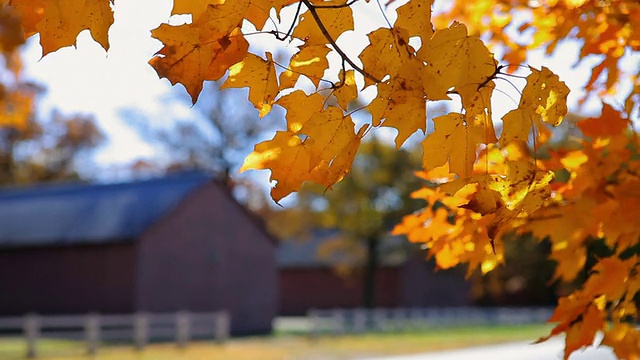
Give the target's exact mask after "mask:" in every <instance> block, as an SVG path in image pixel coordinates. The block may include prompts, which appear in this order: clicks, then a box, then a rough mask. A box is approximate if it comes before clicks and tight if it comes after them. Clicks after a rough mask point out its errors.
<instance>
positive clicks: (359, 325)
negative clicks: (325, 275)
mask: <svg viewBox="0 0 640 360" xmlns="http://www.w3.org/2000/svg"><path fill="white" fill-rule="evenodd" d="M552 313H553V309H551V308H478V307H473V308H472V307H457V308H399V309H348V310H346V309H332V310H310V311H309V312H308V314H307V318H308V320H309V327H310V329H309V334H310V336H311V337H314V336H318V335H320V334H334V335H338V334H343V333H362V332H365V331H407V330H420V329H427V328H434V327H446V326H459V325H498V324H500V325H515V324H540V323H544V322H545V321H547V319H549V318H550V317H551V314H552Z"/></svg>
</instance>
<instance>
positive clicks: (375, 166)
mask: <svg viewBox="0 0 640 360" xmlns="http://www.w3.org/2000/svg"><path fill="white" fill-rule="evenodd" d="M420 161H421V154H420V153H419V151H409V150H404V149H402V150H400V151H396V149H395V147H394V146H392V145H389V144H387V143H385V142H383V141H382V140H380V139H377V138H373V139H372V140H370V141H367V142H365V143H363V144H362V146H361V148H360V151H359V152H358V154H357V156H356V158H355V161H354V163H353V168H352V170H351V172H350V173H349V175H348V176H347V177H345V179H344V180H342V181H341V182H340V183H338V184H336V185H335V186H334V187H333V188H332V189H331V190H330V191H326V189H324V188H322V187H319V186H317V185H314V184H305V186H303V188H302V190H301V191H300V192H299V193H298V194H297V195H296V202H295V205H293V206H292V207H291V208H287V209H284V210H280V211H274V212H273V213H272V214H271V216H269V220H268V221H269V225H270V228H271V229H272V231H273V232H275V233H276V234H278V235H279V236H280V238H282V239H291V238H300V237H305V236H312V232H313V231H314V230H317V229H333V230H336V235H335V236H333V237H331V238H330V239H328V240H327V241H325V242H323V245H322V246H321V247H320V248H319V249H318V256H321V257H324V258H327V259H336V262H335V269H336V270H337V271H338V272H340V273H343V274H348V273H351V272H354V271H362V275H363V277H362V279H363V283H362V286H363V299H362V306H363V307H366V308H372V307H375V306H376V301H375V300H376V299H375V298H374V294H375V283H376V279H375V276H376V272H375V269H376V268H377V267H378V266H379V265H380V263H381V260H382V259H381V254H384V255H383V256H385V257H392V256H400V257H403V256H407V255H408V254H409V253H410V252H411V251H413V247H412V246H411V244H408V243H407V242H405V241H397V240H398V239H397V238H395V239H394V238H393V237H391V236H389V232H390V230H391V229H392V228H393V226H394V225H395V224H397V223H398V222H399V221H400V219H401V218H402V216H403V215H405V214H407V213H409V212H411V211H414V210H416V209H418V208H419V207H420V206H421V205H422V204H420V202H419V201H418V200H415V199H412V198H411V197H410V194H411V193H412V192H413V191H415V190H417V189H419V188H420V186H422V185H424V183H423V182H422V181H421V180H420V179H419V178H418V177H416V176H415V175H414V171H415V170H416V169H418V168H419V167H420ZM382 250H383V251H382ZM338 259H339V260H338Z"/></svg>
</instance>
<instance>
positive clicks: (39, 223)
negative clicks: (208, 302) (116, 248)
mask: <svg viewBox="0 0 640 360" xmlns="http://www.w3.org/2000/svg"><path fill="white" fill-rule="evenodd" d="M210 180H211V176H209V175H207V174H205V173H202V172H192V173H184V174H180V175H173V176H168V177H164V178H159V179H152V180H146V181H137V182H130V183H117V184H78V183H73V184H70V183H66V184H46V185H36V186H30V187H24V188H17V187H15V188H7V189H4V190H2V191H0V246H3V247H6V246H10V247H16V246H31V245H61V244H79V243H83V244H93V243H104V242H112V241H122V240H131V239H134V238H135V237H136V236H137V235H139V234H141V233H142V232H143V231H144V230H145V229H147V228H148V227H149V226H150V225H152V224H153V223H154V222H155V221H156V220H158V219H159V218H160V217H162V216H163V215H165V214H167V213H168V212H169V211H170V210H171V209H173V208H174V207H175V206H176V205H178V203H179V202H180V201H181V200H182V199H183V198H184V197H185V196H186V195H187V194H189V193H190V192H192V191H194V190H195V189H196V188H198V187H199V186H201V185H203V184H204V183H206V182H208V181H210Z"/></svg>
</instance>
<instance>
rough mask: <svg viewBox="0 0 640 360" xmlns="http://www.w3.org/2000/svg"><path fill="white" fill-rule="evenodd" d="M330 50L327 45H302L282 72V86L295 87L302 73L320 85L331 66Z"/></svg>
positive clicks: (316, 84)
mask: <svg viewBox="0 0 640 360" xmlns="http://www.w3.org/2000/svg"><path fill="white" fill-rule="evenodd" d="M329 51H331V49H329V48H328V47H327V46H326V45H312V46H309V45H302V46H301V47H300V50H299V51H298V52H297V53H296V54H295V55H293V57H292V58H291V61H290V62H289V67H288V68H287V69H286V70H285V71H283V72H282V73H281V74H280V88H282V89H285V88H290V87H294V86H295V84H296V82H297V81H298V78H299V77H300V75H303V76H306V77H307V78H309V80H311V82H312V83H313V84H314V85H315V86H316V87H318V85H320V80H321V79H322V76H323V75H324V72H325V70H327V68H329V61H328V60H327V54H328V53H329Z"/></svg>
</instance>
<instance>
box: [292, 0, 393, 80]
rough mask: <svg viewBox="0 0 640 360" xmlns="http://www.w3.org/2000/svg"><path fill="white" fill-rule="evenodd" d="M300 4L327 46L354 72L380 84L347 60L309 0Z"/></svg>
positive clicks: (347, 57) (302, 0)
mask: <svg viewBox="0 0 640 360" xmlns="http://www.w3.org/2000/svg"><path fill="white" fill-rule="evenodd" d="M301 2H303V3H304V4H305V5H306V6H307V9H309V12H310V13H311V16H312V17H313V19H314V20H315V22H316V24H318V27H319V28H320V31H321V32H322V35H324V37H325V38H326V39H327V41H329V44H331V46H333V49H334V50H335V51H336V52H337V53H338V54H340V57H342V59H343V60H344V61H346V62H347V63H348V64H349V65H351V67H352V68H353V69H354V70H356V71H357V72H359V73H360V74H362V76H364V77H366V78H368V79H370V80H372V81H374V82H375V83H380V82H381V81H380V80H378V79H377V78H375V77H374V76H373V75H371V74H369V73H368V72H366V71H364V69H362V68H360V67H359V66H358V65H356V64H355V63H354V62H353V60H351V59H350V58H349V56H347V54H345V53H344V51H342V49H340V47H339V46H338V44H336V41H335V40H334V39H333V38H332V37H331V35H330V34H329V31H327V28H326V27H325V26H324V24H323V23H322V19H320V16H319V15H318V12H317V11H316V7H315V6H314V5H313V4H312V3H311V2H310V1H309V0H301Z"/></svg>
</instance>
